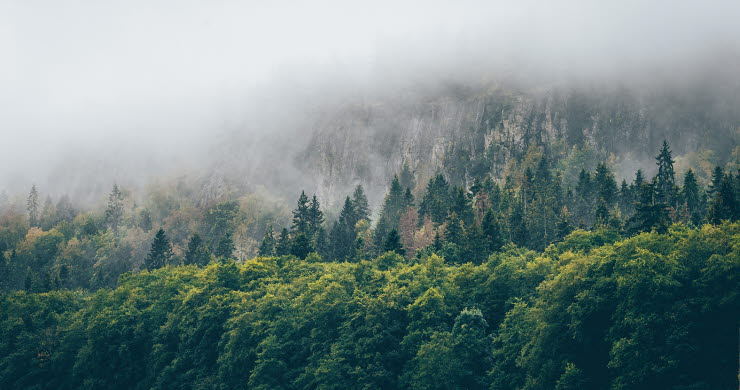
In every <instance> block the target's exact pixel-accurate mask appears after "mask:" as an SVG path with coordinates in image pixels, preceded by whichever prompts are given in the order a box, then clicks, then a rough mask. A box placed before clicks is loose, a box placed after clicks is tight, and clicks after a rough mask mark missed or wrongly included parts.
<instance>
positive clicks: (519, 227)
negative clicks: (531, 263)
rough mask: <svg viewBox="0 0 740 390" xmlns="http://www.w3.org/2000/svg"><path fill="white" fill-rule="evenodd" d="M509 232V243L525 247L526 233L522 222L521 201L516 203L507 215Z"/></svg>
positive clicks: (522, 208)
mask: <svg viewBox="0 0 740 390" xmlns="http://www.w3.org/2000/svg"><path fill="white" fill-rule="evenodd" d="M509 232H511V233H510V234H511V242H513V243H514V244H516V245H518V246H520V247H525V246H526V244H527V239H528V232H527V225H526V223H525V220H524V202H523V201H522V200H519V201H517V202H516V204H515V205H514V209H513V210H512V211H511V214H510V215H509Z"/></svg>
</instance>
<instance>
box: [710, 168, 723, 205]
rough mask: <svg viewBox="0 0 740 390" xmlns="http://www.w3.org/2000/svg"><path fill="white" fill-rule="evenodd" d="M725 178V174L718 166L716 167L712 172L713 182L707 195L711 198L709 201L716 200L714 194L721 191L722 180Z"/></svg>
mask: <svg viewBox="0 0 740 390" xmlns="http://www.w3.org/2000/svg"><path fill="white" fill-rule="evenodd" d="M724 177H725V172H724V170H723V169H722V167H720V166H719V165H717V166H716V167H714V170H713V171H712V181H711V182H710V183H709V187H708V188H707V195H708V196H709V199H714V194H715V193H716V192H717V190H718V189H719V187H720V185H721V184H722V179H724Z"/></svg>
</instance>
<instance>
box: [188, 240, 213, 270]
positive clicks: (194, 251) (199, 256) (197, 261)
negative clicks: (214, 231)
mask: <svg viewBox="0 0 740 390" xmlns="http://www.w3.org/2000/svg"><path fill="white" fill-rule="evenodd" d="M210 261H211V251H210V249H209V248H208V245H207V244H206V243H205V242H203V239H202V238H200V236H199V235H198V234H197V233H195V234H193V235H192V236H191V237H190V240H189V241H188V249H187V252H185V265H197V266H199V267H203V266H205V265H208V262H210Z"/></svg>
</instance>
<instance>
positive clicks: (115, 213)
mask: <svg viewBox="0 0 740 390" xmlns="http://www.w3.org/2000/svg"><path fill="white" fill-rule="evenodd" d="M122 221H123V193H122V192H121V190H120V189H119V188H118V184H113V190H111V192H110V195H108V206H107V207H106V209H105V223H106V225H107V226H108V227H109V228H110V229H111V230H113V231H114V232H117V231H118V227H119V226H120V225H121V222H122Z"/></svg>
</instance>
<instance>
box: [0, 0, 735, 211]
mask: <svg viewBox="0 0 740 390" xmlns="http://www.w3.org/2000/svg"><path fill="white" fill-rule="evenodd" d="M738 19H740V3H738V2H737V1H706V0H704V1H619V2H616V1H615V2H604V1H585V0H584V1H575V0H572V1H542V2H535V1H445V2H441V1H404V2H399V1H366V2H353V1H311V2H299V1H226V0H216V1H205V0H203V1H182V0H179V1H174V0H173V1H169V0H168V1H165V0H159V1H130V0H128V1H114V0H109V1H93V0H87V1H75V0H70V1H38V0H4V1H0V59H1V60H0V135H1V137H0V139H1V143H0V145H2V148H0V190H2V189H6V190H8V191H10V192H18V191H27V189H28V187H30V185H31V184H32V183H37V184H38V185H39V186H40V187H42V188H43V189H45V190H46V191H47V193H55V194H61V193H63V192H71V193H74V194H76V195H80V194H92V195H90V196H92V197H95V196H99V195H100V194H101V193H104V192H105V191H107V188H109V186H110V184H111V183H112V182H113V181H118V182H119V183H123V184H124V185H128V186H131V187H137V186H141V185H143V184H145V183H147V182H148V181H150V180H152V179H154V178H157V177H165V176H168V175H169V176H171V175H183V174H194V175H198V174H208V173H209V172H210V171H211V170H215V169H225V168H224V166H223V165H224V164H225V163H224V161H219V160H218V159H215V158H214V157H215V156H217V155H218V154H219V153H220V151H221V150H222V149H221V148H223V147H224V146H229V144H230V142H231V140H232V137H234V136H235V135H236V136H238V137H239V139H240V140H242V141H244V140H247V142H246V144H247V145H250V147H249V148H248V149H244V151H243V153H244V155H245V156H244V159H242V160H240V161H238V162H235V164H241V165H244V164H246V165H253V166H255V167H256V166H260V165H259V164H258V161H263V160H265V159H276V154H277V155H279V156H280V157H281V158H282V159H283V160H287V163H286V164H285V166H289V165H290V164H289V162H290V157H289V156H291V155H292V154H293V153H295V152H296V151H298V150H300V148H301V147H302V146H304V142H305V139H306V138H307V137H308V135H309V132H310V131H311V130H312V126H311V121H312V118H313V117H314V116H315V115H316V114H317V113H320V112H321V111H322V110H323V109H324V108H325V107H327V106H331V105H334V104H341V103H343V102H351V101H361V100H363V99H373V98H382V97H383V96H389V95H396V94H399V93H404V92H405V91H422V90H425V89H426V88H433V87H434V86H435V85H438V84H439V83H450V82H454V83H463V84H465V83H473V84H474V83H479V82H492V81H496V80H512V81H515V82H520V83H529V84H531V85H547V84H549V83H556V82H562V80H573V79H576V80H622V81H628V82H634V83H636V84H639V83H643V82H645V81H646V80H651V81H652V82H655V81H656V80H658V81H661V82H662V81H665V82H682V81H685V80H689V79H691V78H692V77H695V76H696V75H697V74H705V73H706V69H712V72H716V73H718V74H720V75H722V77H725V78H726V79H727V80H729V82H731V83H732V82H734V83H736V84H735V85H736V86H737V82H738V81H737V80H738V79H740V68H739V67H738V64H739V63H740V61H739V60H738V59H739V58H740V56H738V54H739V53H740V23H738ZM238 145H244V143H239V144H238ZM232 147H233V145H232ZM281 151H282V152H284V153H282V154H281ZM232 152H237V153H238V152H239V150H237V151H233V150H232ZM277 165H280V164H277ZM242 168H243V167H242ZM286 169H287V168H286ZM246 170H247V171H249V169H246ZM255 184H259V183H255Z"/></svg>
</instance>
